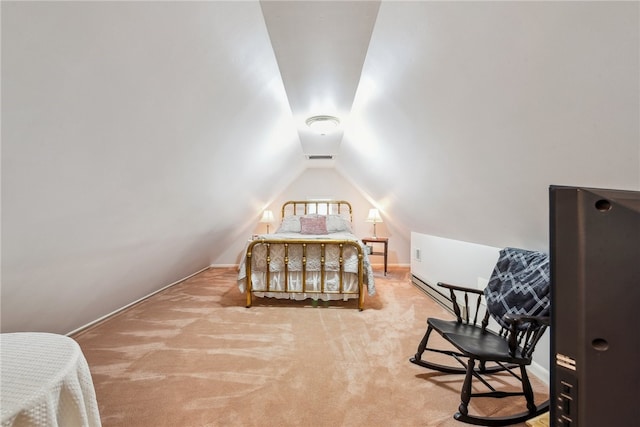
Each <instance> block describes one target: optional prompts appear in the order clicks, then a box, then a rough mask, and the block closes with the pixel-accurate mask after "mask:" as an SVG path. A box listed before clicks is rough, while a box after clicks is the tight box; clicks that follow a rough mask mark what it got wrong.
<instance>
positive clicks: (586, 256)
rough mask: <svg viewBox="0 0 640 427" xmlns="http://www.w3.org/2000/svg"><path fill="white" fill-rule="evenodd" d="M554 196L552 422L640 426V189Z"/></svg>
mask: <svg viewBox="0 0 640 427" xmlns="http://www.w3.org/2000/svg"><path fill="white" fill-rule="evenodd" d="M549 198H550V200H549V201H550V204H549V207H550V257H551V265H550V266H551V286H552V293H551V295H552V303H551V305H552V319H551V361H550V362H551V363H550V366H551V387H550V388H551V405H550V406H551V410H550V421H551V425H552V426H574V427H575V426H580V427H603V426H617V427H626V426H629V427H630V426H637V425H640V192H638V191H626V190H607V189H598V188H579V187H567V186H551V187H550V189H549Z"/></svg>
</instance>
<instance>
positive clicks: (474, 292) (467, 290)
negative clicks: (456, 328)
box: [438, 282, 489, 326]
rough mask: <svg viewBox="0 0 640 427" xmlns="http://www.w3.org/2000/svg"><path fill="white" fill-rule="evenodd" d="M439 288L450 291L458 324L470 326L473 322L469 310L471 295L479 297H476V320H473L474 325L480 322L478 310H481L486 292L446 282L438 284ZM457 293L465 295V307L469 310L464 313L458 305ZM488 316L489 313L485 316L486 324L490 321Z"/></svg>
mask: <svg viewBox="0 0 640 427" xmlns="http://www.w3.org/2000/svg"><path fill="white" fill-rule="evenodd" d="M438 286H440V287H441V288H446V289H449V295H450V298H451V303H452V305H453V312H454V314H455V315H456V319H457V321H458V323H463V322H464V323H466V324H469V322H470V321H471V319H470V318H469V310H468V306H469V295H475V296H477V297H474V298H475V299H476V302H475V305H476V308H475V310H474V313H475V316H476V318H475V319H473V324H475V323H476V321H477V320H478V319H477V315H478V309H479V308H480V302H481V299H482V297H483V296H484V292H483V291H482V290H480V289H478V288H468V287H466V286H458V285H452V284H450V283H444V282H438ZM456 292H462V293H463V294H464V295H463V299H464V305H465V307H467V309H466V310H465V311H464V313H463V311H462V310H461V309H460V304H459V303H458V298H457V297H456ZM487 316H488V313H486V314H485V319H484V322H488V321H489V320H488V317H487ZM463 317H464V318H463ZM483 324H484V323H483ZM485 326H486V325H485Z"/></svg>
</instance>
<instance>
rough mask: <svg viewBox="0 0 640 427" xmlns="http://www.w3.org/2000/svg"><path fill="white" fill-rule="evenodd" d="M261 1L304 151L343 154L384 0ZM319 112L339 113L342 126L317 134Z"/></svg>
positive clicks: (317, 153)
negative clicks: (313, 121) (314, 119)
mask: <svg viewBox="0 0 640 427" xmlns="http://www.w3.org/2000/svg"><path fill="white" fill-rule="evenodd" d="M261 6H262V13H263V15H264V20H265V24H266V26H267V31H268V32H269V38H270V40H271V46H272V47H273V51H274V53H275V56H276V60H277V62H278V68H279V70H280V74H281V76H282V81H283V83H284V88H285V91H286V94H287V99H288V100H289V105H290V106H291V111H292V114H293V119H294V122H295V124H296V128H297V131H298V136H299V138H300V143H301V144H302V149H303V153H304V154H305V156H313V155H329V156H335V155H337V154H338V153H339V149H340V142H341V141H342V137H343V135H344V126H345V125H346V124H348V121H349V114H350V112H351V107H352V105H353V100H354V98H355V95H356V90H357V88H358V84H359V83H360V76H361V75H362V66H363V64H364V60H365V57H366V55H367V49H368V48H369V41H370V40H371V35H372V32H373V28H374V25H375V22H376V18H377V15H378V8H379V7H380V1H356V2H348V1H343V2H326V1H310V2H291V1H262V2H261ZM316 115H331V116H336V117H338V118H339V119H341V126H339V127H338V128H337V129H336V130H335V131H334V132H331V133H328V134H324V135H320V134H317V133H315V132H313V131H311V129H309V127H307V126H306V124H305V121H306V119H307V118H309V117H311V116H316ZM327 160H328V159H325V160H323V161H320V162H319V163H321V164H322V165H327V163H328V162H327ZM329 163H331V162H329Z"/></svg>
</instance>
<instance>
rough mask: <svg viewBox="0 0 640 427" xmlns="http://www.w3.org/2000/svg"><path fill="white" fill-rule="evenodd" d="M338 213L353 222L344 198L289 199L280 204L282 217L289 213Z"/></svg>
mask: <svg viewBox="0 0 640 427" xmlns="http://www.w3.org/2000/svg"><path fill="white" fill-rule="evenodd" d="M311 213H318V214H320V215H328V214H332V215H340V216H343V217H345V218H348V219H349V222H353V211H352V209H351V203H349V202H347V201H345V200H289V201H287V202H284V204H283V205H282V217H281V218H284V217H285V216H289V215H307V214H311Z"/></svg>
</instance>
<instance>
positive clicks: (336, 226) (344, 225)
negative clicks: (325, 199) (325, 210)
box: [327, 215, 353, 233]
mask: <svg viewBox="0 0 640 427" xmlns="http://www.w3.org/2000/svg"><path fill="white" fill-rule="evenodd" d="M339 231H346V232H348V233H353V230H351V223H350V222H349V220H348V219H347V218H345V217H343V216H341V215H327V232H329V233H337V232H339Z"/></svg>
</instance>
